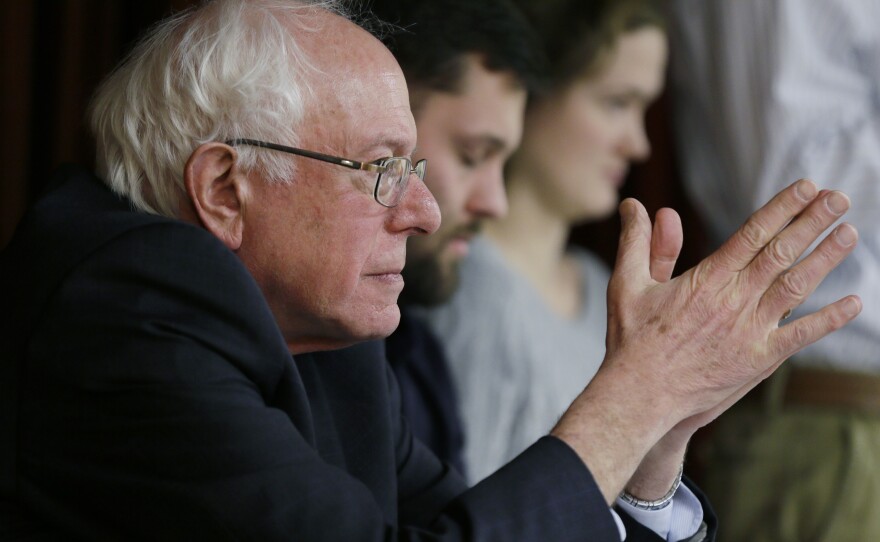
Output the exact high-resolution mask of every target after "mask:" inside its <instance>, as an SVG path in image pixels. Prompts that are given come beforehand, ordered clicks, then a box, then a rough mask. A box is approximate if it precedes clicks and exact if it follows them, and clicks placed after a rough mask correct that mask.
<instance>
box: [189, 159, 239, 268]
mask: <svg viewBox="0 0 880 542" xmlns="http://www.w3.org/2000/svg"><path fill="white" fill-rule="evenodd" d="M237 159H238V154H237V153H236V151H235V149H234V148H232V147H230V146H229V145H226V144H223V143H217V142H210V143H205V144H203V145H201V146H200V147H199V148H197V149H196V150H195V151H193V153H192V154H191V155H190V157H189V160H187V162H186V166H185V167H184V173H183V178H184V183H185V184H186V193H187V195H188V196H189V199H190V204H191V205H192V210H193V211H195V214H196V215H197V216H198V218H199V221H200V222H201V223H202V226H203V227H204V228H205V229H206V230H208V231H209V232H211V233H212V234H214V236H216V237H217V238H218V239H220V240H221V241H222V242H223V244H224V245H226V246H227V247H228V248H229V249H230V250H238V248H239V247H240V246H241V240H242V236H243V233H244V207H245V203H246V199H247V193H248V192H247V183H248V179H247V176H246V175H244V173H243V172H242V171H241V169H240V168H239V167H238V163H237Z"/></svg>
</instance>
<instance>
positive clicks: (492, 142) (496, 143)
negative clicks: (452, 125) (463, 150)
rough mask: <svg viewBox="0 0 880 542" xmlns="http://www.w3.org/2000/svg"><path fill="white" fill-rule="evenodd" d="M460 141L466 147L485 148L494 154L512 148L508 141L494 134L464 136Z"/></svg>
mask: <svg viewBox="0 0 880 542" xmlns="http://www.w3.org/2000/svg"><path fill="white" fill-rule="evenodd" d="M458 139H459V142H460V143H463V144H465V145H480V146H485V147H486V150H488V151H492V152H498V151H503V150H505V149H507V148H509V147H510V146H511V145H510V143H509V142H508V141H506V140H505V139H503V138H501V137H499V136H496V135H494V134H473V135H464V136H461V137H460V138H458Z"/></svg>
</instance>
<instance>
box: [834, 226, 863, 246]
mask: <svg viewBox="0 0 880 542" xmlns="http://www.w3.org/2000/svg"><path fill="white" fill-rule="evenodd" d="M834 236H835V237H837V242H838V243H839V244H840V246H842V247H848V246H851V245H852V244H853V243H855V242H856V239H857V238H858V234H857V233H856V230H855V228H853V227H852V226H850V225H849V224H843V225H842V226H840V227H839V228H837V229H836V230H834Z"/></svg>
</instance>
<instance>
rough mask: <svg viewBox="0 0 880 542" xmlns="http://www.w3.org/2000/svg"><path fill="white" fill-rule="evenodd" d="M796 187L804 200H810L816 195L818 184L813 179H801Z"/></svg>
mask: <svg viewBox="0 0 880 542" xmlns="http://www.w3.org/2000/svg"><path fill="white" fill-rule="evenodd" d="M794 188H795V191H796V192H797V195H798V196H800V198H801V199H802V200H805V201H810V200H812V199H813V198H815V197H816V185H815V184H813V182H812V181H809V180H807V179H801V180H799V181H798V182H797V184H796V185H795V187H794Z"/></svg>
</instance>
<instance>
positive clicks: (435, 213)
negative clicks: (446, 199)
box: [390, 175, 440, 235]
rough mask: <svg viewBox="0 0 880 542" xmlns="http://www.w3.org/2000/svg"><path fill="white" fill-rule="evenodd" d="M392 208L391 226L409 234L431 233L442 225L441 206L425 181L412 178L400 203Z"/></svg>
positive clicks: (395, 229)
mask: <svg viewBox="0 0 880 542" xmlns="http://www.w3.org/2000/svg"><path fill="white" fill-rule="evenodd" d="M390 210H391V222H390V224H391V228H392V229H393V230H394V231H405V232H407V235H429V234H432V233H434V232H435V231H437V228H439V227H440V207H439V206H438V205H437V200H436V199H434V196H433V194H431V191H430V190H428V187H427V186H425V183H424V182H422V181H421V180H419V179H418V177H416V176H415V175H413V178H412V179H410V181H409V183H408V186H407V188H406V193H405V194H404V195H403V198H402V199H401V200H400V203H398V204H397V206H396V207H393V208H391V209H390Z"/></svg>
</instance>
